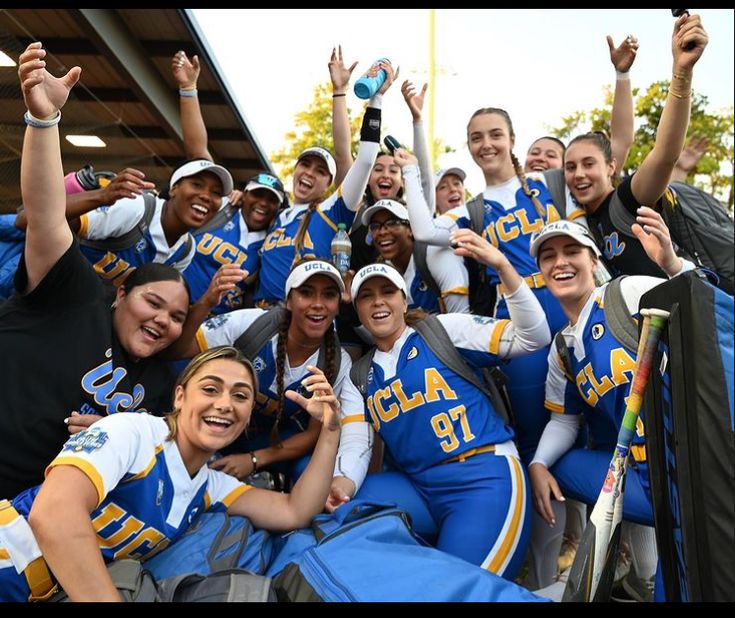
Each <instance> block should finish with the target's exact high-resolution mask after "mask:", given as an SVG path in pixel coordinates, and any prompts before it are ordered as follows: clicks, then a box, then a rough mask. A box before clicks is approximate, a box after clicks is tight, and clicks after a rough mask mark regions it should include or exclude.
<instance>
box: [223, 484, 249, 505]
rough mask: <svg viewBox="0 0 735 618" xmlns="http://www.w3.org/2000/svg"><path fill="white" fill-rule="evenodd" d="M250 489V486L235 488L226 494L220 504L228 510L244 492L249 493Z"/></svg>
mask: <svg viewBox="0 0 735 618" xmlns="http://www.w3.org/2000/svg"><path fill="white" fill-rule="evenodd" d="M252 488H253V486H252V485H240V487H235V489H233V490H232V491H231V492H230V493H229V494H227V495H226V496H225V497H224V498H223V499H222V500H221V502H222V504H224V505H225V506H226V507H227V508H228V509H229V508H230V507H231V506H232V503H233V502H235V500H237V499H238V498H239V497H240V496H242V495H243V494H244V493H245V492H246V491H250V490H251V489H252Z"/></svg>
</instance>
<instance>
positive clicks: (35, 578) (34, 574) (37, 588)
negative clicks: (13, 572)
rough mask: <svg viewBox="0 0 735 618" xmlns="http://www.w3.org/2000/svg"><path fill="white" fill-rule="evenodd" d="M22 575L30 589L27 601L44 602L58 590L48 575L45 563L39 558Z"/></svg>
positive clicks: (49, 574) (41, 557)
mask: <svg viewBox="0 0 735 618" xmlns="http://www.w3.org/2000/svg"><path fill="white" fill-rule="evenodd" d="M23 575H24V576H25V578H26V582H28V587H29V588H30V589H31V594H30V595H29V597H28V600H29V601H46V600H48V599H50V598H51V596H52V595H53V594H55V593H56V591H57V590H58V589H59V587H58V586H57V585H56V584H55V583H54V580H53V578H52V577H51V573H49V570H48V566H47V565H46V561H45V560H44V559H43V556H39V557H38V558H36V559H35V560H34V561H33V562H31V563H29V564H28V566H27V567H26V568H25V569H24V570H23Z"/></svg>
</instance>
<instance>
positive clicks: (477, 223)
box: [465, 193, 485, 236]
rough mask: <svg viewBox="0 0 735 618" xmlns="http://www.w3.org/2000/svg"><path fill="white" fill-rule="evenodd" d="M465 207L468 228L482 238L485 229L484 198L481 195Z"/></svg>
mask: <svg viewBox="0 0 735 618" xmlns="http://www.w3.org/2000/svg"><path fill="white" fill-rule="evenodd" d="M465 207H466V208H467V212H468V213H469V215H470V227H471V228H472V230H473V231H474V232H475V233H476V234H479V235H480V236H482V232H483V231H484V229H485V198H484V197H483V195H482V193H480V194H478V195H476V196H475V197H473V198H472V199H471V200H470V201H469V202H467V204H465Z"/></svg>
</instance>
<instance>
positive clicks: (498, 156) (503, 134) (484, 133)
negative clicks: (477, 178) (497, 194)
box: [467, 112, 515, 184]
mask: <svg viewBox="0 0 735 618" xmlns="http://www.w3.org/2000/svg"><path fill="white" fill-rule="evenodd" d="M467 143H468V145H469V149H470V154H471V155H472V159H473V161H474V162H475V163H476V164H477V165H478V167H479V168H480V169H481V170H482V173H483V174H484V175H485V182H487V183H488V184H497V183H499V182H505V181H506V180H508V179H509V178H510V177H511V176H513V175H514V174H515V170H514V169H513V162H512V161H511V158H510V153H511V151H512V150H513V144H514V143H515V138H514V136H513V135H511V133H510V129H509V126H508V122H507V121H506V119H505V118H504V117H503V116H502V115H501V114H499V113H495V112H493V113H481V114H478V115H477V116H474V117H473V118H472V119H471V120H470V124H469V125H468V126H467Z"/></svg>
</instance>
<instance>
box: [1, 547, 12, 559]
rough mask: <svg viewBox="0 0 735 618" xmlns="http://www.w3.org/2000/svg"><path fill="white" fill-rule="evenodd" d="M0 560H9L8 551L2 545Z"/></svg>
mask: <svg viewBox="0 0 735 618" xmlns="http://www.w3.org/2000/svg"><path fill="white" fill-rule="evenodd" d="M0 560H10V552H9V551H8V550H7V549H5V548H4V547H0Z"/></svg>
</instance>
